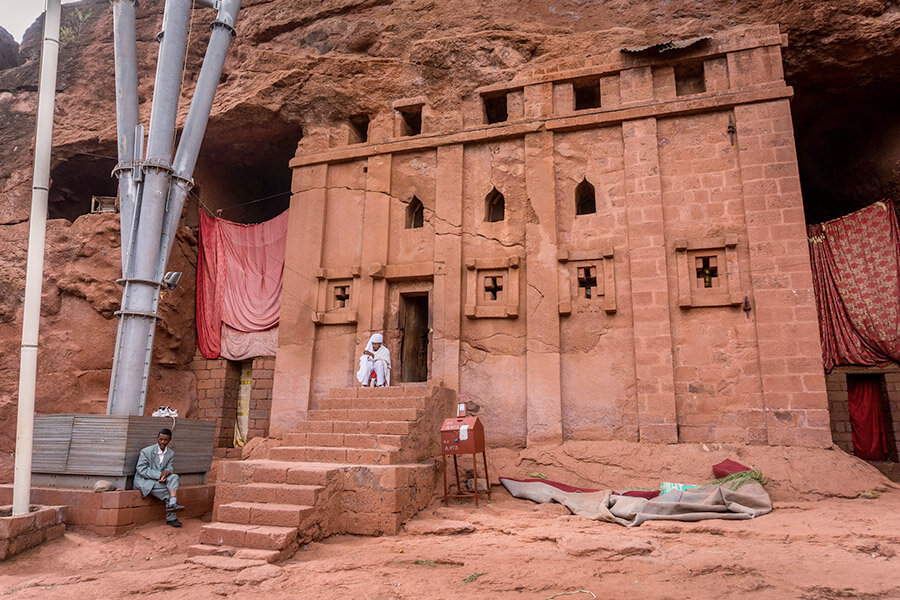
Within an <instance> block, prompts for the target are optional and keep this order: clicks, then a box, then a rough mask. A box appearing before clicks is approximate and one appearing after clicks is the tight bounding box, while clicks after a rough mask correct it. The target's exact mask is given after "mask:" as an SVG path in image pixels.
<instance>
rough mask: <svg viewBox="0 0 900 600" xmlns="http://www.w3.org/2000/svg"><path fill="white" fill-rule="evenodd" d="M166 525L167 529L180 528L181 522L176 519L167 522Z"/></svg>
mask: <svg viewBox="0 0 900 600" xmlns="http://www.w3.org/2000/svg"><path fill="white" fill-rule="evenodd" d="M166 525H168V526H169V527H181V521H179V520H178V519H172V520H170V521H169V520H167V521H166Z"/></svg>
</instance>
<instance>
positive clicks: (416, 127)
mask: <svg viewBox="0 0 900 600" xmlns="http://www.w3.org/2000/svg"><path fill="white" fill-rule="evenodd" d="M397 113H398V116H399V117H400V135H401V136H412V135H419V134H420V133H422V107H421V106H410V107H408V108H403V109H400V110H398V111H397Z"/></svg>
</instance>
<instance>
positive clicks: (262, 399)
mask: <svg viewBox="0 0 900 600" xmlns="http://www.w3.org/2000/svg"><path fill="white" fill-rule="evenodd" d="M274 377H275V357H269V356H262V357H258V358H254V359H253V387H252V388H251V389H250V424H249V427H248V429H247V439H248V440H251V439H253V438H255V437H268V435H269V415H270V414H271V410H272V382H273V380H274Z"/></svg>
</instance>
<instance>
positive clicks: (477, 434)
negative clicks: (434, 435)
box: [441, 404, 491, 507]
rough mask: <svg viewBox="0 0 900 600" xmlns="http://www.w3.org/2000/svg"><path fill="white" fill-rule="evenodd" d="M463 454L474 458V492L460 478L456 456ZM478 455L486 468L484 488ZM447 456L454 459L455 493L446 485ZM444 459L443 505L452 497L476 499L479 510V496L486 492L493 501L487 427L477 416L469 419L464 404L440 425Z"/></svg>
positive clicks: (459, 405) (458, 406)
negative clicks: (453, 415)
mask: <svg viewBox="0 0 900 600" xmlns="http://www.w3.org/2000/svg"><path fill="white" fill-rule="evenodd" d="M460 454H464V455H471V456H472V469H473V471H474V482H473V486H472V490H471V491H467V490H465V489H464V487H463V482H462V481H461V480H460V477H459V462H458V461H457V457H458V456H459V455H460ZM478 454H481V460H482V463H483V465H484V482H485V484H484V486H482V485H481V484H480V483H479V478H478V458H477V457H478ZM448 456H452V457H453V471H454V475H455V479H456V493H455V494H451V493H450V490H449V488H448V486H447V457H448ZM441 459H442V461H443V466H444V468H443V475H444V504H447V502H448V501H449V500H450V498H457V499H462V498H473V499H474V500H475V506H476V507H477V506H478V496H479V495H481V494H485V493H486V494H487V497H488V499H490V497H491V486H490V479H489V477H488V470H487V454H486V453H485V451H484V427H483V426H482V425H481V421H479V420H478V417H467V416H466V405H465V404H458V405H457V412H456V416H455V417H452V418H450V419H445V420H444V424H443V425H442V426H441Z"/></svg>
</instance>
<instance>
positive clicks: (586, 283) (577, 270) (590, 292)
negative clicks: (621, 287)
mask: <svg viewBox="0 0 900 600" xmlns="http://www.w3.org/2000/svg"><path fill="white" fill-rule="evenodd" d="M613 258H614V251H613V249H612V248H611V247H608V248H601V249H600V250H599V251H598V250H583V251H572V250H566V249H561V250H560V251H559V253H558V254H557V259H558V260H559V263H560V265H561V266H562V269H561V273H560V292H561V293H560V298H559V314H561V315H569V314H572V306H573V305H577V304H580V303H599V304H600V305H601V306H602V307H603V310H604V311H606V312H607V313H609V314H613V313H615V312H616V267H615V262H614V261H613ZM567 290H568V293H566V291H567Z"/></svg>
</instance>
